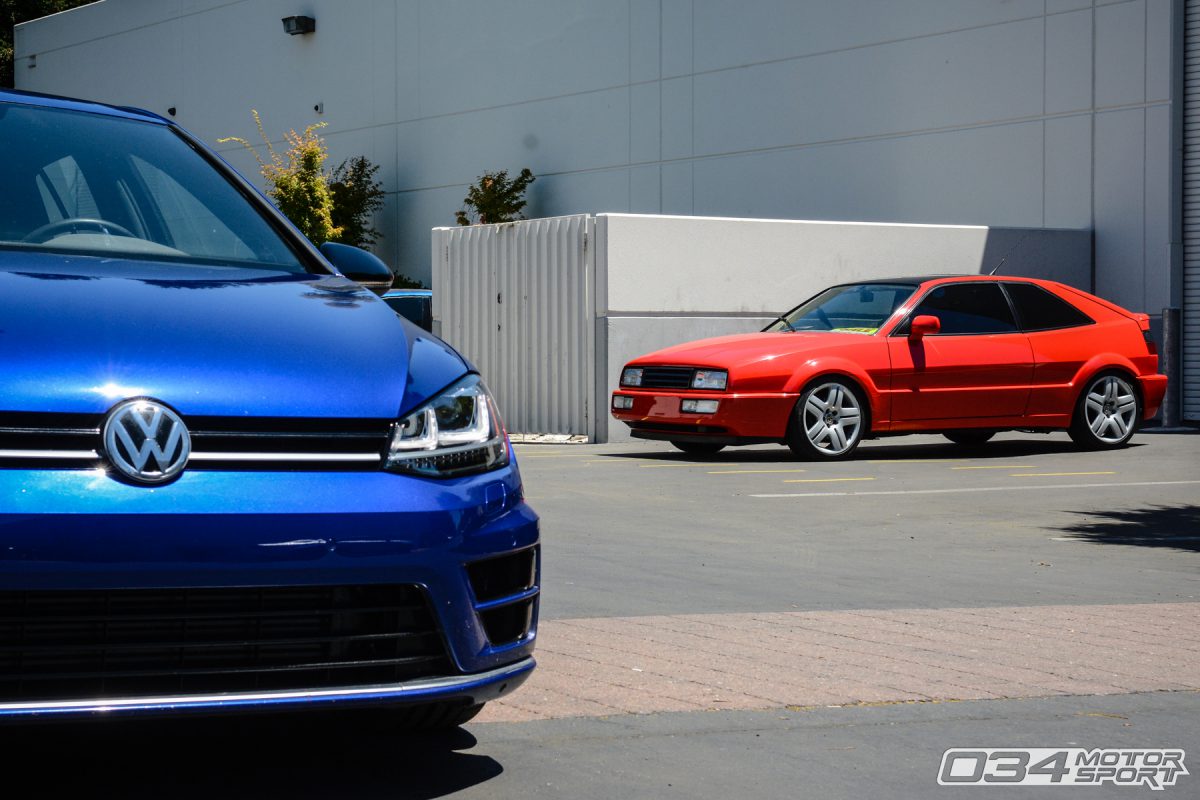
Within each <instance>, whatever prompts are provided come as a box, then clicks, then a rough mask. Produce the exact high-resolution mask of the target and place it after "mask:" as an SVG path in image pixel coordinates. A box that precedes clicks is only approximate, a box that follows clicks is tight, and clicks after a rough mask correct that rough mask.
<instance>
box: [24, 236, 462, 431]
mask: <svg viewBox="0 0 1200 800" xmlns="http://www.w3.org/2000/svg"><path fill="white" fill-rule="evenodd" d="M467 371H468V366H467V365H466V363H465V362H464V361H463V359H462V357H461V356H459V355H458V354H457V353H456V352H455V351H454V350H453V349H451V348H450V347H449V346H447V345H445V344H444V343H442V342H441V341H440V340H438V339H436V338H434V337H433V336H432V335H430V334H428V333H425V332H424V331H422V330H420V329H419V328H417V327H415V326H413V325H411V324H408V323H407V322H406V321H404V320H401V319H400V318H399V317H397V316H396V314H394V313H393V312H392V310H391V309H390V308H388V307H387V305H385V304H384V303H383V302H381V301H380V300H378V299H377V298H376V297H375V296H374V295H372V294H371V293H370V292H367V291H366V290H364V289H362V288H361V287H359V286H358V285H357V284H354V283H352V282H350V281H348V280H346V279H344V278H341V277H337V276H331V275H309V274H302V275H297V274H286V273H280V272H274V271H266V270H248V269H241V268H237V269H233V268H222V267H205V266H192V265H183V266H180V265H176V264H164V263H157V262H145V261H133V260H129V261H123V260H114V259H100V258H91V257H75V256H63V255H53V254H47V253H19V252H14V251H0V411H56V412H71V413H99V412H104V411H106V410H107V409H109V408H111V407H112V406H113V405H114V404H115V403H116V402H118V401H120V400H122V399H124V398H126V397H139V396H144V397H153V398H156V399H158V400H161V401H163V402H166V403H167V404H169V405H171V406H173V407H174V408H176V409H177V410H178V411H179V412H180V413H182V414H184V415H185V416H186V415H189V414H190V415H215V416H270V417H342V418H395V417H396V416H397V415H398V414H401V413H404V412H407V411H410V410H412V409H413V408H416V407H417V406H419V405H421V404H422V403H423V402H425V401H426V400H427V399H429V398H430V397H431V396H432V394H433V393H435V392H437V391H439V390H440V389H442V388H444V387H446V386H447V385H449V384H451V383H453V382H454V381H455V380H456V379H457V378H459V377H461V376H462V375H463V374H464V373H466V372H467Z"/></svg>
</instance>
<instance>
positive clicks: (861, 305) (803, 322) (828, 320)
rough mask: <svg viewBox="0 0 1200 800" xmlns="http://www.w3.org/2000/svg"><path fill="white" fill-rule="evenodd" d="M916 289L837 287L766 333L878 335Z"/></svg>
mask: <svg viewBox="0 0 1200 800" xmlns="http://www.w3.org/2000/svg"><path fill="white" fill-rule="evenodd" d="M916 289H917V287H916V286H914V285H911V284H904V283H855V284H850V285H848V286H834V287H833V288H831V289H826V290H825V291H823V292H821V293H820V294H819V295H817V296H816V297H814V298H812V299H811V300H809V301H808V302H806V303H804V304H803V305H801V306H800V307H798V308H796V309H793V310H792V311H789V312H788V313H787V314H784V315H783V316H781V317H780V318H779V319H777V320H775V322H773V323H771V324H770V325H768V326H767V327H766V330H767V331H785V332H790V331H843V332H847V333H866V334H871V333H875V332H876V331H877V330H879V329H880V328H881V327H882V326H883V323H885V322H887V321H888V318H889V317H891V316H892V314H893V313H894V312H895V310H896V309H897V308H899V307H900V305H901V304H902V303H903V302H904V301H905V300H907V299H908V298H909V297H911V296H912V293H913V292H914V291H916Z"/></svg>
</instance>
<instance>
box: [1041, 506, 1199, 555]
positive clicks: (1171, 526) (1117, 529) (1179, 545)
mask: <svg viewBox="0 0 1200 800" xmlns="http://www.w3.org/2000/svg"><path fill="white" fill-rule="evenodd" d="M1069 513H1072V514H1076V515H1078V516H1080V517H1082V518H1083V519H1082V520H1081V521H1079V522H1078V523H1075V524H1073V525H1068V526H1067V527H1065V528H1062V529H1061V530H1062V531H1063V533H1064V534H1066V536H1067V537H1068V538H1070V539H1073V540H1077V541H1082V542H1093V543H1095V544H1125V545H1136V546H1139V547H1173V548H1175V549H1177V550H1185V551H1191V552H1200V506H1195V505H1179V506H1148V507H1146V508H1127V509H1110V510H1107V511H1095V510H1089V511H1072V512H1069Z"/></svg>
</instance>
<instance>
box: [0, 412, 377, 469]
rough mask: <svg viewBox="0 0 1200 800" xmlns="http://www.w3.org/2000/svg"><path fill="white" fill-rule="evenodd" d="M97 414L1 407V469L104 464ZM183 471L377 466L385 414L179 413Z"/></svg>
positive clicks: (369, 467) (99, 420)
mask: <svg viewBox="0 0 1200 800" xmlns="http://www.w3.org/2000/svg"><path fill="white" fill-rule="evenodd" d="M102 419H103V416H102V415H99V414H91V415H86V414H53V413H42V412H0V468H4V467H20V466H22V465H23V464H31V465H37V466H38V467H47V466H59V467H63V468H79V467H81V466H86V467H92V466H103V460H102V458H101V455H100V453H101V452H102V449H103V448H102V443H101V425H100V423H101V421H102ZM184 422H185V424H186V425H187V426H188V431H189V434H190V436H191V439H192V453H191V457H190V459H189V465H188V469H196V470H205V469H208V470H221V469H239V468H247V469H287V468H295V469H343V470H344V469H351V470H355V469H357V470H364V469H367V470H369V469H378V468H379V467H380V466H381V465H382V463H383V456H384V453H385V452H386V450H387V446H388V442H389V439H390V437H391V425H392V420H389V419H319V418H317V419H313V418H287V417H184Z"/></svg>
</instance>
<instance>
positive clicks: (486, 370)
mask: <svg viewBox="0 0 1200 800" xmlns="http://www.w3.org/2000/svg"><path fill="white" fill-rule="evenodd" d="M594 224H595V223H594V220H593V219H592V218H590V217H587V216H584V215H580V216H572V217H551V218H548V219H539V220H530V221H527V222H522V223H520V224H508V225H478V226H472V227H466V228H441V229H437V230H435V231H434V238H433V262H434V269H433V314H434V320H435V324H437V325H439V326H440V327H439V329H440V331H441V336H442V338H443V339H445V340H446V341H447V342H449V343H450V344H452V345H454V346H455V347H457V348H458V349H459V350H460V351H461V352H462V353H463V355H465V356H466V357H467V358H469V359H470V360H471V361H472V362H473V363H474V364H475V366H476V367H477V368H478V369H479V371H480V373H481V374H482V375H483V378H484V380H485V381H486V382H487V384H488V386H489V387H490V388H491V390H492V392H493V394H494V395H495V396H496V401H497V403H498V404H499V405H500V412H501V414H502V415H503V417H504V421H505V424H506V425H507V427H508V430H509V431H510V432H512V433H564V434H583V435H588V436H591V435H594V424H595V423H594V420H593V419H592V415H591V407H592V405H593V402H594V400H593V391H594V388H593V387H594V382H593V375H594V371H595V367H594V364H595V352H594V336H595V331H594V325H593V316H594V312H593V308H594V298H593V285H592V281H593V273H594V269H595V258H594V246H593V244H592V243H594V241H595V236H594V234H593V232H592V229H593V227H594Z"/></svg>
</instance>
